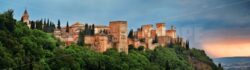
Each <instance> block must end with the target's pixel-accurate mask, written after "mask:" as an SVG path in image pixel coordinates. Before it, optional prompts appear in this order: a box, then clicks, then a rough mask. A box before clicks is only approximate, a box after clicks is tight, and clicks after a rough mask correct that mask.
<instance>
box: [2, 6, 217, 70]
mask: <svg viewBox="0 0 250 70" xmlns="http://www.w3.org/2000/svg"><path fill="white" fill-rule="evenodd" d="M59 46H64V45H62V42H60V41H58V40H56V39H55V38H54V37H53V36H52V35H51V34H49V33H45V32H43V31H41V30H36V29H34V30H32V29H29V28H28V27H27V26H25V25H24V24H23V23H22V22H18V21H16V20H15V19H13V11H12V10H9V11H7V12H4V13H1V14H0V69H10V70H12V69H14V70H28V69H30V70H32V69H34V70H195V69H196V70H201V69H202V70H217V69H219V68H217V67H216V65H215V64H214V63H213V61H212V60H211V59H210V58H209V57H207V56H206V54H205V52H204V51H202V50H198V49H185V48H181V47H180V46H178V45H174V46H171V48H168V47H169V46H168V47H158V48H156V49H155V50H145V51H144V50H143V49H135V48H131V49H130V50H129V54H125V53H118V52H117V51H116V50H114V49H109V50H108V51H107V52H104V53H97V52H94V51H92V50H90V49H89V48H86V46H78V45H75V44H73V45H70V46H67V47H66V48H60V47H59Z"/></svg>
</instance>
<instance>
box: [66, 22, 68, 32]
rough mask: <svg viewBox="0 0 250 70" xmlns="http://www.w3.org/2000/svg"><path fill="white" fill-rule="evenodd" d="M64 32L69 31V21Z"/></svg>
mask: <svg viewBox="0 0 250 70" xmlns="http://www.w3.org/2000/svg"><path fill="white" fill-rule="evenodd" d="M66 32H69V22H67V26H66Z"/></svg>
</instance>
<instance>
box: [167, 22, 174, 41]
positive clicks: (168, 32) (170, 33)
mask: <svg viewBox="0 0 250 70" xmlns="http://www.w3.org/2000/svg"><path fill="white" fill-rule="evenodd" d="M166 35H167V36H169V37H171V38H176V30H175V26H173V25H172V26H171V29H170V30H167V32H166Z"/></svg>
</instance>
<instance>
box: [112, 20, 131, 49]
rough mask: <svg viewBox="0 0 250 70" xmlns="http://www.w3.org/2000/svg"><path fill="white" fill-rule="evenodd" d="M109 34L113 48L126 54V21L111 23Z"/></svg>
mask: <svg viewBox="0 0 250 70" xmlns="http://www.w3.org/2000/svg"><path fill="white" fill-rule="evenodd" d="M109 32H110V35H111V36H112V42H113V46H115V48H116V49H117V50H118V52H125V53H128V41H127V33H128V24H127V21H111V22H110V23H109Z"/></svg>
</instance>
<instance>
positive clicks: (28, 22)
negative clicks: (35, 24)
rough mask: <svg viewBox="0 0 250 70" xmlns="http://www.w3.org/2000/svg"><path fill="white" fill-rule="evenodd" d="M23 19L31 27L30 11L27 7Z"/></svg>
mask: <svg viewBox="0 0 250 70" xmlns="http://www.w3.org/2000/svg"><path fill="white" fill-rule="evenodd" d="M21 21H22V22H24V23H25V24H26V25H27V26H28V27H29V28H30V26H31V25H30V21H29V13H28V11H27V9H25V11H24V13H23V16H22V18H21Z"/></svg>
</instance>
